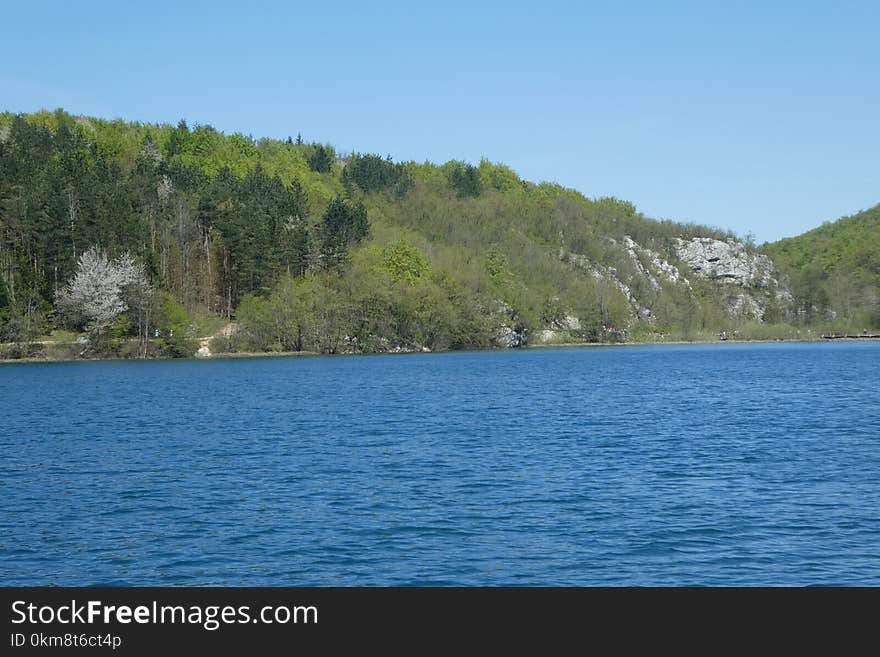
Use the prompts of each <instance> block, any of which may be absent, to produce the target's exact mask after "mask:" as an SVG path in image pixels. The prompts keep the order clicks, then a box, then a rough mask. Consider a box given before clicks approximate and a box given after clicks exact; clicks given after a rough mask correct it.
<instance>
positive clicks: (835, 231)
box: [763, 205, 880, 331]
mask: <svg viewBox="0 0 880 657" xmlns="http://www.w3.org/2000/svg"><path fill="white" fill-rule="evenodd" d="M763 249H764V251H765V253H767V254H768V255H770V256H771V257H772V258H773V261H774V262H775V263H776V265H777V267H779V268H780V269H781V270H782V271H783V272H785V273H786V274H787V275H788V276H789V279H790V280H791V283H792V287H793V288H794V294H795V300H796V303H797V308H798V314H799V318H800V319H801V321H803V322H806V323H817V322H818V323H821V322H824V321H828V320H830V319H832V318H834V320H835V321H836V322H837V324H838V325H839V326H857V327H858V330H859V331H862V330H864V329H866V328H871V329H877V328H880V205H877V206H875V207H873V208H871V209H869V210H865V211H863V212H859V213H858V214H855V215H853V216H851V217H844V218H842V219H839V220H838V221H835V222H833V223H826V224H824V225H823V226H820V227H819V228H816V229H815V230H811V231H809V232H807V233H804V234H803V235H800V236H798V237H792V238H788V239H784V240H780V241H778V242H775V243H773V244H767V245H764V247H763ZM859 325H861V326H859Z"/></svg>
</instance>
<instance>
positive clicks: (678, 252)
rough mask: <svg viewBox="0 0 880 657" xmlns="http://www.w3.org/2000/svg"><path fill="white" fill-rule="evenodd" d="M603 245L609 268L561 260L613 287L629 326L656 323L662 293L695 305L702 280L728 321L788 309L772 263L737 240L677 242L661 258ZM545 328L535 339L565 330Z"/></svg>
mask: <svg viewBox="0 0 880 657" xmlns="http://www.w3.org/2000/svg"><path fill="white" fill-rule="evenodd" d="M604 246H605V249H604V253H605V257H606V260H605V261H604V262H605V263H607V264H603V263H599V262H596V261H595V260H592V259H590V258H589V257H587V256H586V255H583V254H578V253H571V252H567V251H565V250H564V249H562V250H560V254H559V257H560V259H561V260H563V261H565V262H568V263H569V264H571V265H572V266H574V267H576V268H577V269H580V270H581V271H583V272H584V273H585V274H587V275H589V276H592V277H593V278H596V279H601V280H604V281H607V282H608V283H610V284H612V285H614V287H616V288H617V289H618V290H619V291H620V292H621V293H622V294H623V295H624V296H625V297H626V300H627V301H628V303H629V306H630V310H631V321H638V320H645V321H649V322H651V321H654V319H655V312H654V307H655V302H656V299H657V297H658V295H659V294H661V293H662V292H663V291H664V290H666V291H670V290H678V293H679V298H687V297H690V298H691V299H692V302H693V303H694V304H696V305H697V306H699V305H700V302H699V300H698V298H697V295H695V294H694V285H696V284H697V283H699V282H700V281H701V280H702V281H709V282H711V284H712V287H713V288H714V296H715V298H717V299H718V300H719V301H721V303H722V307H723V308H724V310H725V312H726V313H727V314H728V315H729V316H730V317H731V318H732V319H733V318H746V319H751V320H757V321H762V320H764V319H765V315H766V314H767V309H768V307H770V306H771V305H772V306H773V308H774V316H775V317H778V316H779V313H782V314H783V315H784V313H785V312H786V311H787V309H790V308H791V305H792V301H793V299H792V296H791V292H790V290H789V288H788V285H787V284H786V283H785V281H784V280H782V279H781V277H780V275H779V273H778V272H777V271H776V269H775V267H774V266H773V261H772V260H770V258H768V257H767V256H766V255H763V254H760V253H755V252H753V251H750V250H749V249H747V248H746V247H745V245H744V244H742V243H740V242H737V241H736V240H732V239H731V240H726V241H723V240H718V239H713V238H710V237H696V238H692V239H683V238H676V239H674V240H672V242H671V243H668V246H664V247H663V249H664V250H663V253H660V252H657V251H655V250H653V249H650V248H647V247H645V246H642V245H641V244H638V243H637V242H636V241H635V240H634V239H633V238H632V237H630V236H629V235H625V236H624V237H623V239H622V240H620V241H618V240H614V239H611V238H606V239H605V242H604ZM545 328H546V329H547V330H546V331H543V332H541V333H540V334H537V337H538V338H539V339H541V340H544V341H549V340H552V339H554V338H555V337H556V334H555V331H556V330H558V329H560V328H563V327H559V326H547V327H545Z"/></svg>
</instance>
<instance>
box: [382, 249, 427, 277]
mask: <svg viewBox="0 0 880 657" xmlns="http://www.w3.org/2000/svg"><path fill="white" fill-rule="evenodd" d="M382 267H383V268H384V269H385V271H386V272H388V275H389V276H391V280H393V281H394V282H395V283H400V282H405V283H408V284H409V285H415V284H416V282H417V281H418V280H419V279H420V278H422V277H423V276H425V275H427V273H428V270H429V268H430V267H429V265H428V260H427V259H426V258H425V254H424V253H422V252H421V251H420V250H419V249H418V248H416V247H415V246H413V245H412V244H410V243H409V242H407V241H406V240H400V241H398V242H395V243H394V244H390V245H388V246H386V247H385V248H384V249H383V250H382Z"/></svg>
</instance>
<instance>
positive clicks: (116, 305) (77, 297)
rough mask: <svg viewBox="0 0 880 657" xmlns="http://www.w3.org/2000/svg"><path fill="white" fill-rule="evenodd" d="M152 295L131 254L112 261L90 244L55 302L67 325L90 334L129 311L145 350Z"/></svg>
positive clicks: (95, 333) (140, 268) (142, 272)
mask: <svg viewBox="0 0 880 657" xmlns="http://www.w3.org/2000/svg"><path fill="white" fill-rule="evenodd" d="M153 298H154V294H153V289H152V286H151V285H150V283H149V281H148V280H147V277H146V274H145V273H144V269H143V267H142V266H140V265H139V264H137V262H136V261H135V259H134V258H133V257H132V256H131V255H129V254H127V253H124V254H122V255H121V256H119V257H118V258H116V259H114V260H111V259H110V258H109V257H108V256H107V254H106V253H105V252H104V251H102V250H101V249H98V248H97V247H92V248H90V249H88V250H87V251H85V252H84V253H83V254H82V255H81V256H80V258H79V263H78V265H77V269H76V274H75V275H74V276H73V278H72V279H71V280H70V282H69V283H68V284H67V286H66V287H65V288H64V289H62V290H60V291H59V292H58V295H57V305H58V308H59V310H60V311H61V313H62V314H63V316H64V317H65V318H66V319H67V321H68V323H69V324H71V325H73V326H76V327H77V328H83V329H85V330H86V331H88V332H89V333H90V334H92V336H93V337H98V336H100V335H101V334H103V333H105V332H106V331H107V329H109V328H110V327H111V326H112V325H113V323H114V322H115V321H116V320H117V319H118V318H119V317H120V316H121V315H122V314H123V313H126V312H130V313H131V314H132V315H134V316H133V317H131V318H130V319H133V320H136V321H137V326H138V335H139V337H140V338H141V343H142V346H144V349H145V348H146V342H147V333H148V330H149V320H150V315H151V313H152V306H153Z"/></svg>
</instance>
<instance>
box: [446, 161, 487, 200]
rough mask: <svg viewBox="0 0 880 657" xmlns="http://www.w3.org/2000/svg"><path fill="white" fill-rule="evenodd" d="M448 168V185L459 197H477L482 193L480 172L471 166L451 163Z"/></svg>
mask: <svg viewBox="0 0 880 657" xmlns="http://www.w3.org/2000/svg"><path fill="white" fill-rule="evenodd" d="M447 166H448V168H449V169H448V170H449V174H448V175H449V185H450V186H451V187H452V189H454V190H455V192H456V194H458V196H459V197H465V196H479V195H480V192H482V191H483V181H482V180H481V179H480V170H479V169H478V168H477V167H475V166H474V165H472V164H465V163H464V162H451V163H450V164H449V165H447Z"/></svg>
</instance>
